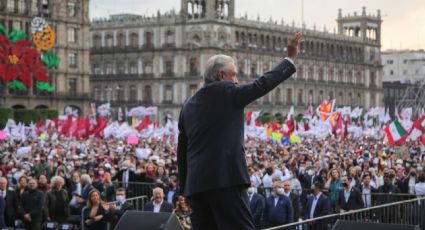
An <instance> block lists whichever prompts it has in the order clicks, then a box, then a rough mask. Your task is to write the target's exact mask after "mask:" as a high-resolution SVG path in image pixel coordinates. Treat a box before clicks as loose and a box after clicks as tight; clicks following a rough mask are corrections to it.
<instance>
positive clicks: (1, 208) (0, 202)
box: [0, 197, 6, 228]
mask: <svg viewBox="0 0 425 230" xmlns="http://www.w3.org/2000/svg"><path fill="white" fill-rule="evenodd" d="M5 208H6V200H5V199H3V198H2V197H0V228H3V227H6V222H5V219H4V213H5Z"/></svg>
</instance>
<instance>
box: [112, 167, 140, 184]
mask: <svg viewBox="0 0 425 230" xmlns="http://www.w3.org/2000/svg"><path fill="white" fill-rule="evenodd" d="M124 171H125V170H120V171H118V172H117V174H116V175H115V176H114V177H112V180H113V181H114V180H118V181H119V182H120V183H122V182H123V181H122V175H123V174H124ZM136 181H137V176H136V174H135V173H134V172H133V171H132V170H129V173H128V182H136Z"/></svg>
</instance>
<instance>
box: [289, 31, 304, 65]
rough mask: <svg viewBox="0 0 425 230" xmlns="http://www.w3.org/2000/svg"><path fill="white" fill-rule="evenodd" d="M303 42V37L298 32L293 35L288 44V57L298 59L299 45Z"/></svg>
mask: <svg viewBox="0 0 425 230" xmlns="http://www.w3.org/2000/svg"><path fill="white" fill-rule="evenodd" d="M303 41H304V38H303V36H302V35H301V33H300V32H297V33H295V35H294V37H293V38H292V39H290V40H289V43H288V47H287V48H288V57H289V58H291V59H295V58H297V57H298V53H299V51H300V44H301V42H303Z"/></svg>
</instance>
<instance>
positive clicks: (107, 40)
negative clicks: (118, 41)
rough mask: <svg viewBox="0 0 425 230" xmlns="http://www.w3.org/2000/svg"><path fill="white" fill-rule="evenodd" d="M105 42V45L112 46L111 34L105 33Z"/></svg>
mask: <svg viewBox="0 0 425 230" xmlns="http://www.w3.org/2000/svg"><path fill="white" fill-rule="evenodd" d="M105 44H106V47H112V45H113V44H114V38H113V37H112V35H111V34H108V35H106V38H105Z"/></svg>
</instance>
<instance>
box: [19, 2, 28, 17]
mask: <svg viewBox="0 0 425 230" xmlns="http://www.w3.org/2000/svg"><path fill="white" fill-rule="evenodd" d="M26 11H27V6H26V3H25V0H19V1H18V12H19V13H20V14H25V13H26Z"/></svg>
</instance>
